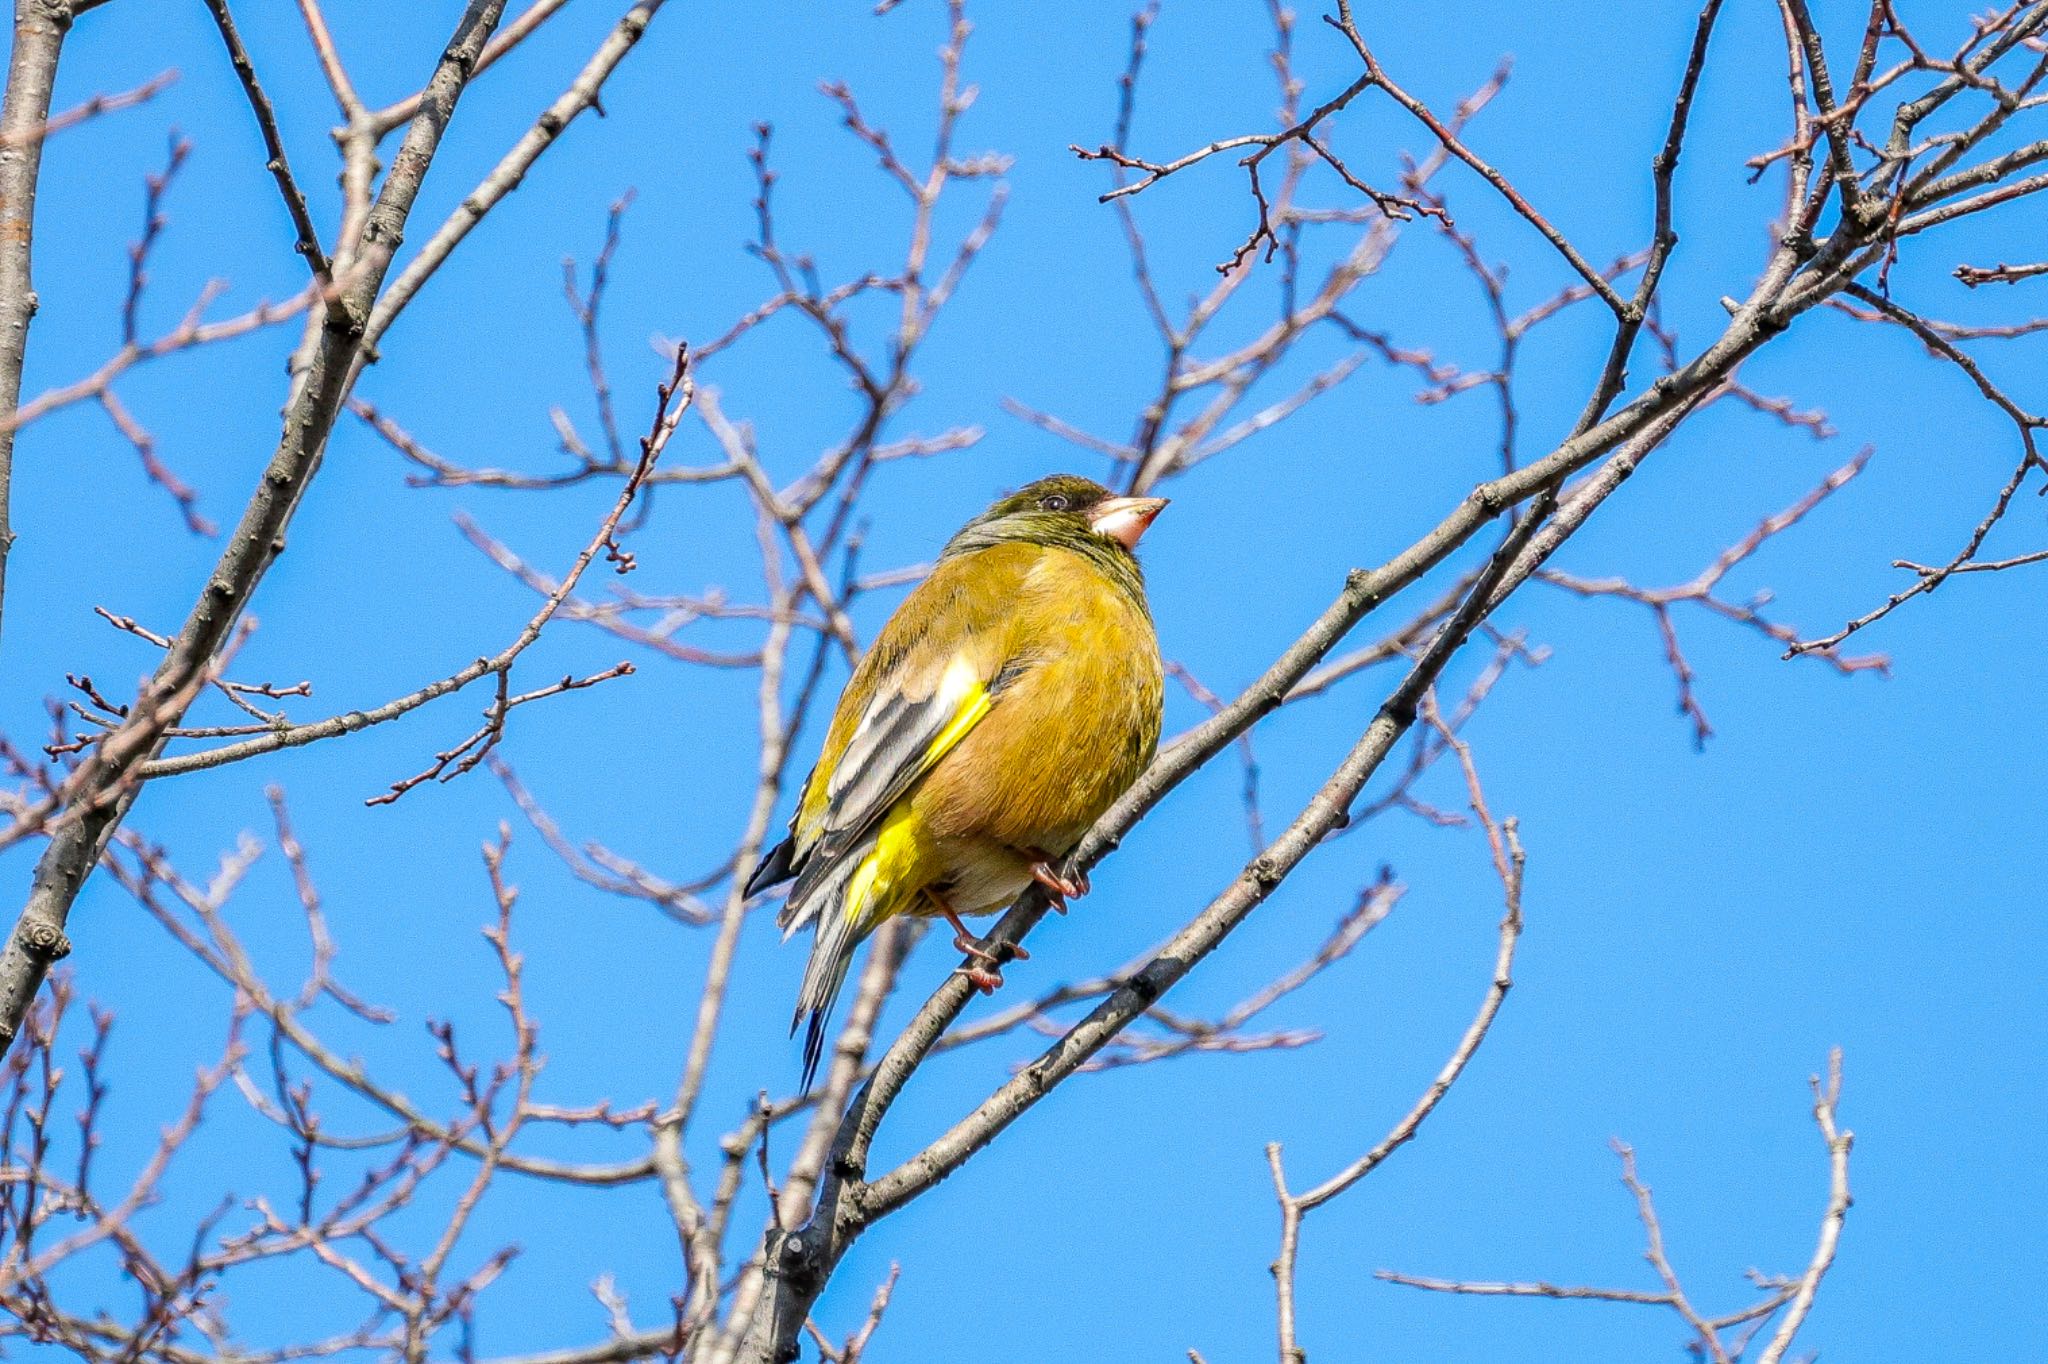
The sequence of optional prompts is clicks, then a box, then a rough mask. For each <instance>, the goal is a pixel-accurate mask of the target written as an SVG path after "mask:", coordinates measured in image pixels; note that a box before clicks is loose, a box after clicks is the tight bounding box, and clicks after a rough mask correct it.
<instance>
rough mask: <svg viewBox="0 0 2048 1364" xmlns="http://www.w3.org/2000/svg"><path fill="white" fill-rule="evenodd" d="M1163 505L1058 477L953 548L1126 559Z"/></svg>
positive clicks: (986, 516)
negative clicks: (1060, 551) (1028, 549)
mask: <svg viewBox="0 0 2048 1364" xmlns="http://www.w3.org/2000/svg"><path fill="white" fill-rule="evenodd" d="M1165 505H1166V499H1165V498H1163V497H1119V496H1117V495H1116V494H1115V493H1112V492H1111V491H1110V490H1109V489H1107V488H1105V487H1103V486H1102V485H1101V484H1100V483H1097V482H1095V481H1094V480H1092V479H1086V478H1082V477H1081V476H1080V475H1079V474H1054V475H1052V476H1051V477H1049V478H1041V479H1039V480H1038V481H1037V482H1036V483H1027V484H1026V485H1024V486H1023V487H1021V488H1019V489H1018V490H1017V491H1016V492H1013V493H1011V494H1010V495H1009V496H1007V497H1003V498H999V499H997V500H996V501H995V502H994V503H992V504H990V506H989V509H988V510H987V511H985V512H983V513H982V514H981V515H979V516H977V517H975V518H974V519H973V520H972V521H970V522H968V523H967V525H966V526H965V527H964V528H963V529H962V530H961V532H960V534H959V535H957V536H955V537H954V545H953V547H959V548H970V547H977V546H980V545H988V544H994V543H998V542H1001V541H1017V540H1021V541H1025V542H1027V543H1030V544H1038V545H1058V546H1062V547H1065V548H1071V549H1088V550H1093V549H1106V550H1109V551H1111V552H1112V553H1121V554H1124V555H1128V554H1129V553H1130V552H1131V551H1133V550H1135V549H1136V548H1137V547H1138V537H1140V536H1141V535H1143V534H1144V533H1145V529H1146V527H1148V526H1150V525H1151V524H1152V518H1153V517H1155V516H1157V515H1159V511H1160V509H1161V508H1162V507H1164V506H1165ZM963 542H969V543H963Z"/></svg>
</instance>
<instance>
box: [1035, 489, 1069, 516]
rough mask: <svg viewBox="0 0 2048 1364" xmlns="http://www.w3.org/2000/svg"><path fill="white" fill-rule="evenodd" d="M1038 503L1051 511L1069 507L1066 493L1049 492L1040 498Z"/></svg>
mask: <svg viewBox="0 0 2048 1364" xmlns="http://www.w3.org/2000/svg"><path fill="white" fill-rule="evenodd" d="M1038 505H1039V506H1040V507H1041V508H1043V509H1044V510H1046V511H1049V512H1063V511H1065V510H1066V509H1067V498H1066V494H1064V493H1047V494H1046V495H1045V496H1044V497H1041V498H1039V499H1038Z"/></svg>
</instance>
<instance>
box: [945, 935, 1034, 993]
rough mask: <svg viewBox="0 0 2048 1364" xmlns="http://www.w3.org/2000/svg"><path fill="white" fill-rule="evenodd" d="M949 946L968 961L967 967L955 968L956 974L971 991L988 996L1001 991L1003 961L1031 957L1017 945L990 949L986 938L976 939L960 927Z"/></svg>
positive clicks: (1025, 959) (1005, 945) (1009, 944)
mask: <svg viewBox="0 0 2048 1364" xmlns="http://www.w3.org/2000/svg"><path fill="white" fill-rule="evenodd" d="M953 946H954V948H955V949H956V950H957V951H958V952H959V953H960V954H961V955H962V956H965V957H968V958H970V961H969V964H968V965H966V966H962V967H960V968H959V974H960V975H963V976H965V977H967V979H968V980H969V981H971V982H972V983H973V985H974V988H975V989H977V990H979V991H981V992H982V993H983V994H985V995H992V994H994V993H995V992H996V991H997V990H999V989H1001V988H1002V984H1003V963H1004V962H1005V961H1006V960H1014V961H1028V960H1030V958H1031V954H1030V953H1029V952H1026V951H1025V950H1024V948H1023V947H1022V946H1021V945H1020V944H1017V943H1003V944H1000V945H998V946H995V947H991V946H990V945H989V944H988V942H987V940H986V939H983V938H977V937H975V936H973V935H972V934H970V933H969V932H968V931H967V930H966V929H964V928H962V929H959V930H958V931H957V932H955V933H954V934H953ZM1006 954H1007V955H1006Z"/></svg>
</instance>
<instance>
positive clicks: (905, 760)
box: [746, 474, 1166, 1089]
mask: <svg viewBox="0 0 2048 1364" xmlns="http://www.w3.org/2000/svg"><path fill="white" fill-rule="evenodd" d="M1165 505H1166V500H1165V499H1164V498H1158V497H1118V496H1115V495H1113V494H1112V493H1111V492H1110V491H1109V489H1107V488H1104V487H1103V486H1101V485H1100V484H1098V483H1094V482H1091V481H1090V480H1088V479H1085V478H1080V477H1077V476H1074V475H1069V474H1059V475H1054V476H1053V477H1050V478H1044V479H1040V480H1039V481H1038V482H1036V483H1033V484H1031V485H1029V486H1028V487H1025V488H1022V489H1019V490H1018V491H1017V492H1014V493H1012V494H1010V495H1009V496H1008V497H1005V498H1002V499H1001V500H999V501H997V502H996V503H995V504H993V505H992V506H990V507H989V508H988V510H987V511H984V512H983V513H982V514H981V515H979V516H977V517H975V518H974V519H973V520H972V521H969V522H968V523H967V524H966V525H965V526H963V527H962V528H961V529H960V531H959V533H958V534H956V535H955V536H954V537H953V538H952V539H951V540H949V541H947V543H946V547H945V549H944V550H943V551H941V553H940V555H939V559H938V562H937V564H935V565H934V566H933V568H932V571H931V574H930V576H928V577H927V578H926V579H925V580H924V581H923V582H922V583H920V584H919V585H918V587H917V588H916V590H915V591H913V592H911V594H910V595H909V596H908V597H906V598H905V599H904V601H903V604H902V605H901V606H899V607H897V608H896V612H895V614H894V615H892V616H890V618H889V621H888V624H886V625H885V626H883V627H882V633H881V634H880V636H879V637H877V638H876V640H875V643H874V647H873V648H871V649H869V650H868V652H867V654H866V656H865V657H863V658H862V659H861V661H860V664H859V666H858V667H856V668H855V669H854V672H853V676H852V678H851V679H850V680H849V681H848V682H847V685H846V690H845V692H844V693H843V694H842V695H841V696H840V698H839V704H838V707H837V708H836V709H835V710H834V711H833V715H832V725H831V728H830V729H829V730H828V731H827V733H826V735H825V743H824V748H823V750H822V751H821V752H820V754H819V757H818V762H817V766H816V767H814V768H812V770H811V773H810V776H809V777H807V778H806V779H805V781H804V786H803V794H802V796H801V797H800V798H799V800H798V802H797V808H796V813H795V815H794V816H793V817H792V818H791V820H790V823H789V837H788V838H787V839H785V840H784V841H783V842H782V843H781V844H780V845H779V846H777V847H776V848H775V850H774V851H773V852H771V853H770V854H769V855H768V857H767V858H766V859H764V860H763V861H762V863H761V864H760V866H758V867H757V868H756V869H755V870H754V874H753V876H752V877H751V878H750V879H749V880H748V882H747V887H746V893H747V894H748V895H753V894H754V893H756V892H757V891H760V890H763V889H766V888H767V887H769V886H773V885H777V884H779V883H781V882H784V881H789V880H794V881H795V883H796V884H795V885H794V886H792V887H791V888H790V892H789V899H788V901H787V903H786V904H784V906H783V908H782V913H781V915H780V917H779V919H778V922H779V924H780V925H781V927H782V930H783V938H784V940H785V941H787V940H788V938H789V937H790V936H791V935H792V934H794V933H795V932H796V931H797V930H798V929H801V928H804V927H806V926H813V925H814V926H815V936H814V938H813V940H812V944H811V955H810V961H809V963H808V965H807V966H806V967H805V970H804V978H803V985H802V987H801V989H800V991H799V993H798V995H797V1001H796V1014H795V1017H794V1018H792V1019H791V1022H790V1031H791V1033H792V1034H793V1033H794V1032H795V1031H796V1026H797V1024H798V1023H800V1022H804V1021H805V1020H806V1019H808V1021H809V1027H808V1030H807V1032H806V1035H805V1039H804V1081H803V1082H804V1087H805V1088H806V1089H808V1088H809V1087H810V1083H811V1079H812V1076H813V1075H814V1074H815V1073H816V1070H817V1065H818V1058H819V1056H820V1055H821V1054H822V1052H823V1050H824V1037H825V1024H826V1020H827V1019H828V1017H829V1016H830V1013H831V1010H832V1004H833V1001H834V999H836V998H837V996H838V994H839V988H840V986H841V985H842V984H843V983H844V982H845V980H846V973H847V969H848V968H849V966H850V965H851V964H852V961H853V954H854V950H855V949H856V948H857V947H859V945H860V944H861V942H862V940H864V939H865V938H866V937H867V936H868V935H869V934H870V933H873V932H874V931H875V930H876V929H877V928H879V927H880V926H881V925H882V924H884V923H886V922H888V921H889V920H890V919H892V918H894V917H895V916H897V915H899V914H917V915H924V916H936V917H938V918H942V919H944V920H946V921H947V922H948V923H949V924H951V925H952V927H953V931H954V939H953V943H954V946H955V947H957V948H959V949H960V950H961V951H962V952H963V953H964V954H965V955H967V956H968V957H969V958H970V959H971V961H972V962H973V963H974V964H973V965H970V966H968V967H965V968H963V969H964V970H965V971H966V973H967V975H968V976H969V977H970V978H971V979H972V980H973V981H974V983H975V984H976V986H978V987H979V988H980V989H982V990H983V991H984V992H989V991H993V990H994V989H995V987H996V986H997V985H999V984H1001V983H1002V977H1001V975H1000V973H999V971H998V970H997V969H996V968H997V967H998V966H999V965H1000V962H999V959H998V958H997V956H996V954H995V953H994V952H991V951H990V950H989V949H988V947H987V945H986V944H985V943H983V942H982V941H981V940H980V939H978V938H976V937H974V936H973V935H972V934H970V933H969V932H968V931H967V927H966V925H965V924H963V923H962V922H961V916H962V915H971V914H983V915H985V914H993V913H995V912H996V911H998V910H1001V909H1003V908H1005V907H1006V906H1008V905H1009V904H1010V902H1011V901H1013V900H1015V899H1016V898H1017V896H1018V895H1019V894H1020V893H1022V892H1023V890H1024V889H1025V888H1026V887H1027V886H1029V885H1031V884H1032V883H1033V882H1034V881H1036V882H1037V883H1039V884H1041V885H1043V886H1045V887H1046V888H1047V889H1048V890H1049V891H1050V892H1051V893H1052V895H1053V896H1054V903H1055V904H1056V905H1058V906H1059V907H1060V908H1062V909H1064V908H1065V900H1064V897H1065V896H1070V895H1080V894H1083V893H1085V892H1086V890H1087V883H1086V881H1085V879H1078V880H1075V879H1069V878H1068V877H1067V875H1066V874H1065V873H1064V872H1063V871H1062V870H1061V867H1062V864H1063V862H1064V859H1065V858H1066V856H1067V854H1068V853H1070V852H1072V851H1073V849H1074V846H1075V844H1077V843H1078V842H1080V840H1081V836H1082V835H1083V834H1084V833H1086V832H1087V830H1088V828H1089V826H1090V825H1092V824H1094V822H1095V821H1096V819H1097V818H1099V817H1100V816H1101V815H1102V813H1103V811H1105V810H1107V809H1108V808H1109V806H1110V804H1111V802H1113V801H1115V800H1116V798H1117V797H1118V796H1120V795H1122V794H1123V792H1124V791H1125V789H1126V788H1128V787H1129V786H1130V785H1131V783H1132V782H1134V781H1136V780H1137V778H1138V774H1139V773H1140V772H1142V771H1144V770H1145V766H1146V764H1147V763H1149V762H1150V761H1151V760H1152V755H1153V753H1154V751H1155V750H1156V749H1157V747H1158V745H1159V725H1160V710H1161V705H1162V701H1163V693H1164V682H1163V675H1162V671H1161V668H1160V662H1159V641H1158V637H1157V636H1156V635H1155V634H1154V633H1153V629H1152V615H1151V612H1150V610H1149V609H1148V608H1147V606H1146V604H1145V584H1144V577H1143V575H1142V574H1141V573H1140V571H1139V568H1138V560H1137V556H1136V554H1135V553H1134V552H1133V551H1134V550H1135V549H1136V547H1137V544H1138V538H1139V537H1140V536H1141V535H1143V534H1144V533H1145V530H1146V528H1147V527H1148V526H1150V525H1151V524H1152V519H1153V517H1155V516H1157V515H1158V514H1159V510H1160V508H1162V507H1164V506H1165ZM1016 955H1017V956H1023V955H1024V953H1023V952H1022V951H1017V952H1016Z"/></svg>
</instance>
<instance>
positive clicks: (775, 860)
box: [744, 838, 796, 898]
mask: <svg viewBox="0 0 2048 1364" xmlns="http://www.w3.org/2000/svg"><path fill="white" fill-rule="evenodd" d="M795 875H796V840H795V839H794V838H785V839H783V840H782V841H781V842H780V843H778V844H776V845H775V851H774V852H771V853H769V854H768V855H767V856H766V857H764V858H762V859H761V861H760V863H759V864H758V865H757V866H756V867H755V868H754V874H753V875H752V876H749V877H748V878H747V888H746V890H745V892H744V894H746V895H747V896H748V897H749V898H751V897H753V896H756V895H759V894H760V893H761V892H762V891H764V890H766V889H768V887H770V886H779V885H781V884H782V883H783V882H784V881H787V880H789V878H790V877H792V876H795Z"/></svg>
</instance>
